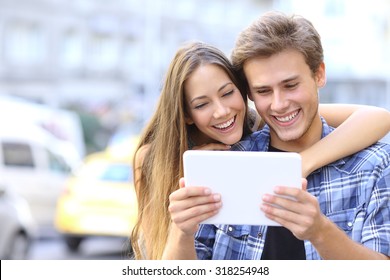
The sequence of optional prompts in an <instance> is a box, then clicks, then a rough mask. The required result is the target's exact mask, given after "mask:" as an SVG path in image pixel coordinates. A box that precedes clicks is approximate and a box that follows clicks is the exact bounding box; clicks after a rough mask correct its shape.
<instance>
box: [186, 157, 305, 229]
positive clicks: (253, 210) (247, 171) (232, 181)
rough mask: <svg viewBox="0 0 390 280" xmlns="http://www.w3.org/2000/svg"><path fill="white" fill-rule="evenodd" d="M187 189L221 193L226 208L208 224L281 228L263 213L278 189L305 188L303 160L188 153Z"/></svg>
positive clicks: (296, 158) (208, 220)
mask: <svg viewBox="0 0 390 280" xmlns="http://www.w3.org/2000/svg"><path fill="white" fill-rule="evenodd" d="M183 161H184V178H185V183H186V186H205V187H209V188H210V189H211V190H212V192H215V193H220V194H221V199H222V208H221V209H220V211H219V212H218V214H216V215H215V216H213V217H211V218H209V219H207V220H205V221H204V222H203V223H205V224H232V225H234V224H236V225H237V224H238V225H245V224H247V225H279V224H278V223H276V222H274V221H272V220H270V219H268V218H267V217H266V216H265V215H264V213H263V212H262V211H261V210H260V205H261V203H262V196H263V195H264V194H265V193H270V194H273V193H274V192H273V188H274V187H275V186H291V187H297V188H301V177H302V171H301V168H302V167H301V157H300V155H299V154H297V153H287V152H241V151H201V150H191V151H186V152H185V153H184V156H183Z"/></svg>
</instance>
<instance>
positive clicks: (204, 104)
mask: <svg viewBox="0 0 390 280" xmlns="http://www.w3.org/2000/svg"><path fill="white" fill-rule="evenodd" d="M206 105H207V103H202V104H198V105H195V107H194V109H201V108H203V107H204V106H206Z"/></svg>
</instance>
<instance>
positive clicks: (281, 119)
mask: <svg viewBox="0 0 390 280" xmlns="http://www.w3.org/2000/svg"><path fill="white" fill-rule="evenodd" d="M298 113H299V111H295V112H294V113H292V114H291V115H288V116H285V117H275V118H276V119H277V120H278V121H280V122H289V121H291V120H292V119H293V118H295V117H296V116H297V115H298Z"/></svg>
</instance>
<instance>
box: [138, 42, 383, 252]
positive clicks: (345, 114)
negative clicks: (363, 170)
mask: <svg viewBox="0 0 390 280" xmlns="http://www.w3.org/2000/svg"><path fill="white" fill-rule="evenodd" d="M236 77H237V75H236V73H235V72H234V70H233V68H232V66H231V64H230V62H229V60H228V59H227V58H226V57H225V55H224V54H223V53H222V52H221V51H219V50H218V49H216V48H214V47H212V46H209V45H207V44H204V43H201V42H196V43H191V44H188V45H185V46H184V47H182V48H181V49H179V50H178V51H177V53H176V55H175V57H174V59H173V61H172V62H171V64H170V67H169V69H168V72H167V76H166V79H165V83H164V86H163V89H162V93H161V96H160V100H159V103H158V107H157V110H156V111H155V113H154V115H153V117H152V118H151V120H150V122H149V124H148V125H147V126H146V128H145V130H144V132H143V135H142V136H141V139H140V142H139V146H138V148H137V152H136V154H135V157H134V176H135V177H134V178H135V187H136V192H137V196H138V223H137V225H136V226H135V228H134V230H133V232H132V235H131V243H132V247H133V250H134V253H135V257H136V258H137V259H160V258H161V257H162V255H163V251H164V247H165V244H166V241H167V238H168V235H169V230H170V226H171V218H170V214H169V211H168V206H169V195H170V194H171V193H172V192H174V191H176V190H177V189H179V183H178V182H179V178H181V177H183V162H182V155H183V153H184V152H185V151H186V150H188V149H208V150H228V149H229V148H230V145H232V144H234V143H236V142H238V141H239V140H240V139H241V138H242V137H243V136H245V135H247V134H248V133H250V132H251V131H254V130H257V129H261V124H260V123H261V122H260V121H259V119H258V117H257V114H255V113H253V111H252V110H251V109H248V105H247V96H246V92H245V90H244V88H245V87H244V86H243V84H242V83H241V82H240V81H239V80H238V79H237V78H236ZM320 110H321V112H320V113H321V115H323V116H324V118H325V119H326V120H327V122H328V123H329V124H330V125H332V126H335V127H338V128H337V129H336V130H335V131H334V132H333V133H332V134H331V135H330V136H328V137H326V138H324V139H323V140H321V141H320V142H318V143H317V144H315V145H314V146H312V147H311V148H309V149H307V150H305V151H302V152H301V156H302V160H303V176H304V177H306V176H307V175H308V174H310V173H311V172H312V171H314V170H315V169H317V168H319V167H321V166H323V165H325V164H327V163H330V162H333V161H335V160H337V159H338V158H341V157H344V156H346V155H349V154H352V153H354V152H356V151H358V150H360V149H362V148H364V147H366V146H369V145H371V144H372V143H374V142H376V141H377V140H379V139H380V138H382V137H383V136H384V135H386V133H388V131H389V129H390V113H389V112H388V111H386V110H384V109H380V108H376V107H370V106H355V105H326V106H320ZM362 126H363V127H367V128H369V130H370V131H366V135H367V137H365V138H361V137H360V136H361V131H360V127H362ZM351 139H354V141H351Z"/></svg>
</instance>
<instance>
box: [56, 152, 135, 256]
mask: <svg viewBox="0 0 390 280" xmlns="http://www.w3.org/2000/svg"><path fill="white" fill-rule="evenodd" d="M132 173H133V172H132V155H131V154H128V153H122V155H119V154H117V153H113V152H112V150H106V151H103V152H98V153H94V154H90V155H89V156H87V157H86V158H85V160H84V162H83V164H82V165H81V166H80V168H79V169H78V170H76V172H75V173H74V175H73V176H71V177H70V178H69V179H68V181H67V183H66V188H65V191H64V193H63V194H62V196H61V197H60V199H59V200H58V203H57V212H56V220H55V226H56V228H57V230H58V231H59V232H60V233H62V234H63V236H64V239H65V242H66V244H67V246H68V248H69V249H70V250H71V251H76V250H78V248H79V246H80V243H81V242H82V241H83V240H84V239H85V238H87V237H89V236H118V237H129V236H130V233H131V230H132V228H133V226H134V224H135V222H136V219H137V198H136V194H135V190H134V186H133V175H132Z"/></svg>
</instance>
